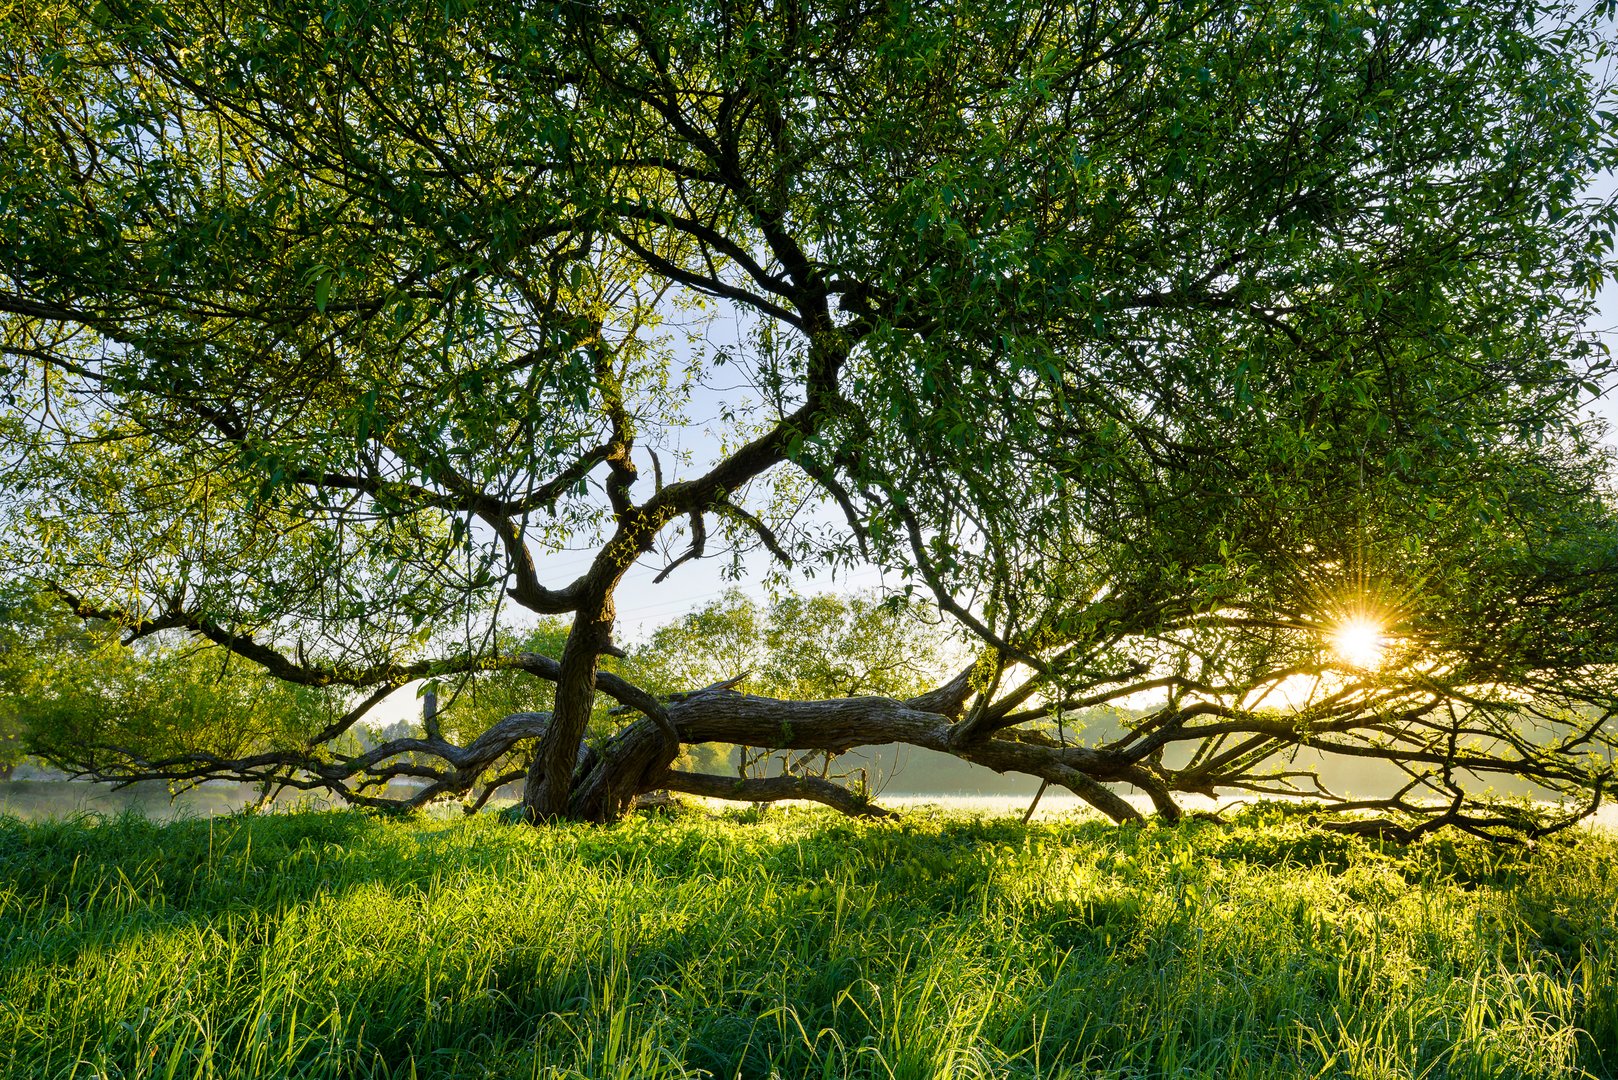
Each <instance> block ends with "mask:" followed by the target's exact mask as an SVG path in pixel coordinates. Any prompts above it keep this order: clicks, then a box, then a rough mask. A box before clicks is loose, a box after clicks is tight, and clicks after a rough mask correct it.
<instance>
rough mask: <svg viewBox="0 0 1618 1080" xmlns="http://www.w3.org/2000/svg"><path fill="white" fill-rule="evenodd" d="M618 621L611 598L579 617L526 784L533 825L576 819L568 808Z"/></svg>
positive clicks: (525, 801)
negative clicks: (600, 666) (599, 673)
mask: <svg viewBox="0 0 1618 1080" xmlns="http://www.w3.org/2000/svg"><path fill="white" fill-rule="evenodd" d="M613 616H614V611H613V604H612V597H611V594H608V595H606V596H602V597H600V598H599V600H598V601H597V602H596V603H594V604H588V605H586V606H585V607H583V608H581V609H580V610H579V613H578V615H577V616H575V617H574V620H573V629H572V631H571V632H570V633H569V634H568V637H567V644H566V645H565V646H564V647H563V649H562V660H561V673H560V676H559V677H558V678H557V680H556V704H555V707H554V708H553V709H552V710H551V723H550V725H549V726H548V727H547V728H546V729H545V734H544V735H542V736H540V739H539V745H538V747H537V748H536V749H535V751H534V759H533V761H532V762H531V763H530V764H529V767H528V775H527V777H526V778H525V780H524V782H523V798H522V801H523V810H524V813H525V814H526V815H527V817H528V820H529V821H532V822H541V821H551V820H556V819H559V818H568V817H573V816H574V815H573V814H572V813H570V808H569V803H570V796H571V795H572V794H573V780H574V774H575V766H576V764H577V762H578V758H579V746H580V744H581V743H582V742H583V740H584V732H585V729H586V727H587V726H588V725H589V722H590V712H591V710H592V709H593V708H594V707H595V695H596V664H597V662H598V661H599V660H600V657H601V654H602V653H603V652H606V651H607V650H608V649H610V648H611V647H612V624H613ZM589 820H599V819H596V818H591V819H589Z"/></svg>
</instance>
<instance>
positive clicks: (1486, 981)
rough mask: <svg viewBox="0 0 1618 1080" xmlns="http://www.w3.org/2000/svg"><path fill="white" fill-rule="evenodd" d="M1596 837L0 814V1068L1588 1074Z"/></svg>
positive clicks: (1613, 973)
mask: <svg viewBox="0 0 1618 1080" xmlns="http://www.w3.org/2000/svg"><path fill="white" fill-rule="evenodd" d="M1615 856H1618V843H1615V840H1614V838H1613V837H1612V836H1610V835H1606V834H1591V833H1586V834H1583V835H1581V836H1580V837H1579V838H1578V840H1577V842H1575V843H1568V844H1562V843H1557V844H1550V843H1547V844H1542V845H1541V846H1540V847H1539V849H1538V850H1537V851H1535V852H1533V853H1531V854H1523V853H1521V852H1513V851H1504V850H1500V849H1494V848H1489V847H1485V846H1482V845H1477V844H1473V843H1470V842H1463V841H1457V840H1455V839H1453V838H1437V839H1433V840H1429V841H1428V842H1425V843H1422V844H1419V845H1416V846H1413V847H1409V848H1395V847H1390V846H1381V845H1378V844H1376V843H1368V842H1365V841H1361V840H1356V839H1351V838H1346V837H1341V836H1337V835H1334V834H1328V833H1324V832H1320V831H1317V830H1315V829H1313V828H1312V827H1310V826H1309V825H1308V824H1307V823H1305V822H1303V821H1301V820H1299V819H1297V818H1295V817H1294V818H1287V817H1283V816H1279V815H1278V814H1275V813H1270V814H1268V815H1266V813H1265V812H1256V813H1253V814H1249V815H1247V817H1245V818H1244V819H1243V820H1242V821H1241V822H1240V823H1239V824H1237V825H1235V826H1233V827H1221V826H1218V825H1214V824H1212V823H1205V822H1196V823H1191V824H1188V825H1185V826H1182V827H1179V828H1173V829H1169V828H1160V827H1156V826H1148V827H1126V828H1118V827H1114V826H1111V825H1104V824H1101V823H1098V822H1095V821H1086V820H1077V819H1076V820H1071V821H1062V822H1044V823H1035V824H1034V825H1032V826H1030V827H1028V828H1023V827H1021V826H1020V825H1018V824H1017V823H1016V822H1015V821H1012V820H996V821H984V820H981V819H976V818H969V817H962V816H954V817H951V816H943V815H938V814H932V815H928V814H915V813H913V814H910V815H908V816H907V817H906V818H905V819H904V820H902V821H900V822H898V823H896V824H893V823H886V824H884V823H877V824H864V823H856V822H850V821H846V820H843V819H840V818H835V817H831V816H829V815H827V814H825V813H819V812H799V811H786V812H782V811H774V812H772V813H770V814H769V815H767V816H765V817H764V818H763V819H762V820H753V819H752V818H751V817H750V815H736V816H732V817H730V818H727V819H723V820H715V819H711V818H709V817H707V816H705V815H701V814H691V815H689V816H682V817H677V818H674V819H672V820H671V819H659V818H646V817H637V818H635V819H633V820H630V821H626V822H624V823H622V824H620V825H617V826H614V827H611V828H597V827H563V828H554V829H537V830H536V829H530V828H527V827H523V826H514V825H508V824H505V823H503V822H501V821H500V820H498V819H497V818H495V817H494V816H492V815H491V816H480V817H478V818H474V819H468V820H456V821H449V820H445V819H434V818H420V819H416V820H389V819H383V818H377V817H371V816H366V815H363V814H359V813H353V812H330V813H313V812H302V813H290V814H272V815H263V816H234V817H229V818H216V819H213V820H191V821H179V822H174V823H169V824H156V823H153V822H151V821H148V820H146V819H143V818H140V817H137V816H134V815H126V816H123V817H118V818H93V817H80V818H76V819H71V820H66V821H47V822H38V823H23V822H22V821H20V820H18V819H16V818H4V817H0V1074H3V1075H6V1076H16V1077H75V1078H88V1077H92V1076H94V1077H102V1078H108V1080H110V1078H113V1077H130V1078H134V1077H163V1078H177V1077H221V1078H223V1077H412V1076H415V1077H423V1078H425V1077H445V1078H462V1077H529V1076H535V1077H575V1076H585V1077H623V1078H626V1080H627V1078H630V1077H634V1078H656V1077H695V1076H713V1077H724V1078H729V1077H736V1076H742V1077H761V1078H762V1077H770V1076H781V1077H806V1076H812V1077H880V1078H884V1080H892V1078H910V1077H945V1076H948V1077H972V1076H995V1077H999V1076H1006V1077H1062V1076H1067V1077H1075V1078H1077V1077H1170V1076H1173V1077H1186V1076H1191V1077H1203V1076H1205V1077H1222V1078H1223V1077H1254V1078H1258V1077H1265V1078H1270V1077H1317V1076H1342V1077H1364V1078H1384V1077H1387V1078H1391V1077H1418V1076H1420V1077H1500V1078H1507V1077H1509V1078H1514V1080H1515V1078H1524V1077H1584V1076H1594V1077H1612V1076H1615V1075H1618V857H1615Z"/></svg>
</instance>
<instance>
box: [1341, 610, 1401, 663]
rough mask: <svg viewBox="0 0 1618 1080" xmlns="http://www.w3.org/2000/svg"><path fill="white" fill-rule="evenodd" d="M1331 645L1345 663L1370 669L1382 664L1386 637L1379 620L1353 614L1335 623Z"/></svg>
mask: <svg viewBox="0 0 1618 1080" xmlns="http://www.w3.org/2000/svg"><path fill="white" fill-rule="evenodd" d="M1331 647H1332V651H1333V652H1335V653H1336V654H1337V657H1338V659H1340V660H1342V661H1343V662H1344V663H1345V664H1348V665H1349V666H1350V667H1357V668H1364V669H1365V670H1367V671H1371V670H1374V669H1376V668H1378V667H1380V666H1381V664H1382V654H1383V652H1384V651H1385V650H1386V648H1387V638H1386V637H1385V636H1384V633H1383V626H1382V624H1381V623H1380V622H1377V621H1376V620H1375V619H1371V618H1367V617H1366V616H1364V615H1355V616H1352V617H1350V618H1347V619H1344V620H1343V621H1342V622H1340V623H1338V624H1337V628H1336V629H1335V630H1333V631H1332V635H1331Z"/></svg>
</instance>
